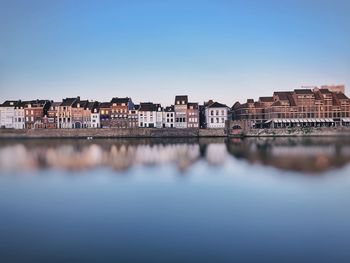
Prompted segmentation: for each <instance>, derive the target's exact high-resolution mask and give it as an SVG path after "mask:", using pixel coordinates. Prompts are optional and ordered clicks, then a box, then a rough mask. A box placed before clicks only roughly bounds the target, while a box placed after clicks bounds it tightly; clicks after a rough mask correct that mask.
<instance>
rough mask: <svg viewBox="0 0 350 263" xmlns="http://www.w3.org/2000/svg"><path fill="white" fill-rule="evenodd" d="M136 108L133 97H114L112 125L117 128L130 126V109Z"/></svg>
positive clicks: (112, 101) (112, 102)
mask: <svg viewBox="0 0 350 263" xmlns="http://www.w3.org/2000/svg"><path fill="white" fill-rule="evenodd" d="M133 108H134V104H133V102H132V100H131V98H128V97H126V98H113V99H112V100H111V120H110V126H111V127H115V128H128V124H129V118H128V115H129V111H130V110H132V109H133Z"/></svg>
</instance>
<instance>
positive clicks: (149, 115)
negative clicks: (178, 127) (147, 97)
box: [138, 102, 163, 128]
mask: <svg viewBox="0 0 350 263" xmlns="http://www.w3.org/2000/svg"><path fill="white" fill-rule="evenodd" d="M138 116H139V117H138V121H139V127H141V128H162V127H163V123H162V119H163V113H162V107H161V105H160V104H154V103H152V102H141V103H140V108H139V110H138Z"/></svg>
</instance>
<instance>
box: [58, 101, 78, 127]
mask: <svg viewBox="0 0 350 263" xmlns="http://www.w3.org/2000/svg"><path fill="white" fill-rule="evenodd" d="M77 100H80V97H76V98H66V99H63V100H62V103H61V104H60V105H59V106H58V110H57V119H58V122H57V124H58V128H60V129H71V128H73V120H72V116H73V113H72V111H73V104H74V103H75V102H76V101H77Z"/></svg>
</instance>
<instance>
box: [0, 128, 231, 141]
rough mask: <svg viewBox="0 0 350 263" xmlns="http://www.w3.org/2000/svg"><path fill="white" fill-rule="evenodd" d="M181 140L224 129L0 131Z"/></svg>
mask: <svg viewBox="0 0 350 263" xmlns="http://www.w3.org/2000/svg"><path fill="white" fill-rule="evenodd" d="M89 137H92V138H162V137H164V138H177V137H178V138H181V137H189V138H191V137H227V133H226V131H225V130H224V129H205V130H204V129H174V128H173V129H171V128H163V129H157V128H137V129H120V128H119V129H118V128H106V129H28V130H26V129H24V130H15V129H0V139H1V138H89Z"/></svg>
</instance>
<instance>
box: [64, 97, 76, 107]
mask: <svg viewBox="0 0 350 263" xmlns="http://www.w3.org/2000/svg"><path fill="white" fill-rule="evenodd" d="M77 99H79V98H65V99H63V100H62V103H61V105H60V106H72V105H73V103H74V102H75V101H76V100H77Z"/></svg>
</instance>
